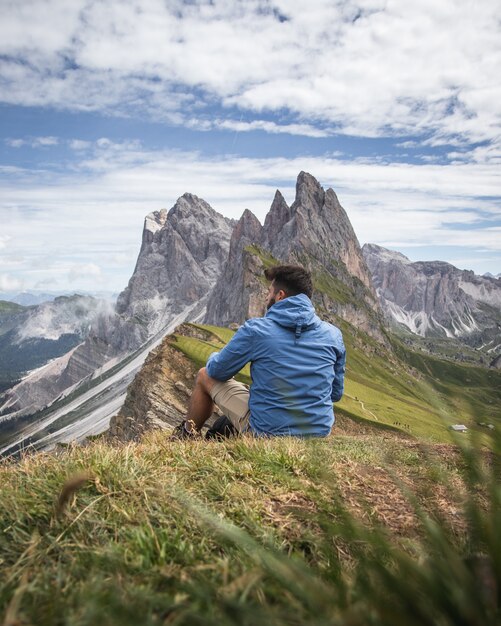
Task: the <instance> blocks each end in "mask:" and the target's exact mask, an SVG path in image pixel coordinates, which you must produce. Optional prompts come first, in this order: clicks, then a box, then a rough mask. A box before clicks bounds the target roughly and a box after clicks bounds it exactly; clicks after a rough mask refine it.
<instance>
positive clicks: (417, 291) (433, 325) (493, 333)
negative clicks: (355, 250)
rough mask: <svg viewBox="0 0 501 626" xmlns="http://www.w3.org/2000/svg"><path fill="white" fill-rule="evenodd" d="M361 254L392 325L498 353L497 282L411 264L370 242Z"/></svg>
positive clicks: (500, 303) (500, 292)
mask: <svg viewBox="0 0 501 626" xmlns="http://www.w3.org/2000/svg"><path fill="white" fill-rule="evenodd" d="M363 254H364V257H365V259H366V261H367V265H368V267H369V269H370V271H371V273H372V280H373V282H374V286H375V288H376V290H377V293H378V296H379V298H380V302H381V306H382V307H383V309H384V311H385V312H386V314H387V316H388V318H389V319H390V320H391V321H392V322H393V324H396V325H399V326H400V327H403V328H406V329H407V330H409V331H410V332H412V333H414V334H416V335H420V336H422V337H433V336H435V337H444V338H456V339H459V340H461V341H464V342H466V343H468V344H469V345H471V346H473V347H483V348H484V349H486V350H487V351H488V352H489V351H490V352H491V353H496V352H498V351H501V281H499V280H498V279H496V278H490V277H485V276H476V275H475V274H474V273H473V272H470V271H463V270H459V269H457V268H456V267H454V266H453V265H450V264H449V263H443V262H441V261H433V262H417V263H412V262H411V261H409V259H408V258H407V257H405V256H404V255H403V254H400V253H399V252H393V251H391V250H386V249H385V248H381V247H380V246H376V245H374V244H366V245H365V246H364V247H363Z"/></svg>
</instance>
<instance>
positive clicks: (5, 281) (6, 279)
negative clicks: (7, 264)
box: [0, 274, 23, 291]
mask: <svg viewBox="0 0 501 626" xmlns="http://www.w3.org/2000/svg"><path fill="white" fill-rule="evenodd" d="M22 288H23V281H22V280H20V279H18V278H14V277H13V276H10V275H9V274H0V291H17V290H18V289H22Z"/></svg>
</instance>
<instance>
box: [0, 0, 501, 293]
mask: <svg viewBox="0 0 501 626" xmlns="http://www.w3.org/2000/svg"><path fill="white" fill-rule="evenodd" d="M414 5H415V6H414ZM500 25H501V5H500V3H499V2H498V1H497V0H484V1H483V2H481V3H473V2H469V1H466V0H441V2H440V3H438V2H436V0H434V1H431V0H421V1H420V2H419V3H407V2H402V1H391V0H362V1H360V2H352V1H349V0H348V1H335V0H309V2H308V3H307V4H305V3H304V2H302V1H301V2H300V1H299V0H287V1H286V0H279V1H275V2H272V1H266V0H245V1H242V2H236V1H230V0H225V1H221V0H214V1H212V2H206V1H201V0H198V1H192V2H182V1H176V0H167V1H165V0H136V1H133V0H126V1H124V0H121V1H118V0H106V1H105V0H72V2H70V3H68V2H65V1H63V0H23V2H11V1H10V0H3V2H2V6H1V20H0V217H1V224H0V291H2V290H18V289H19V290H20V289H41V290H68V289H75V290H111V291H120V290H121V289H122V288H123V287H124V286H125V285H126V284H127V281H128V279H129V277H130V275H131V273H132V271H133V269H134V264H135V260H136V258H137V254H138V251H139V246H140V241H141V232H142V226H143V221H144V217H145V215H146V214H147V213H149V212H151V211H155V210H159V209H161V208H164V207H165V208H170V207H171V206H172V205H173V204H174V203H175V201H176V199H177V198H178V197H179V196H180V195H182V194H183V193H184V192H186V191H189V192H191V193H194V194H196V195H198V196H200V197H202V198H204V199H205V200H207V201H208V202H209V203H210V204H211V205H212V206H213V208H214V209H216V210H217V211H219V212H221V213H223V214H225V215H227V216H229V217H235V218H238V217H239V216H240V215H241V213H242V212H243V210H244V209H245V208H249V209H251V210H252V211H253V212H254V213H255V214H256V215H257V216H258V218H259V219H261V220H263V219H264V216H265V214H266V212H267V210H268V208H269V206H270V204H271V201H272V199H273V195H274V191H275V189H276V188H277V187H278V188H280V189H281V191H282V192H283V193H284V196H285V198H286V199H287V200H288V201H289V202H292V201H293V199H294V186H295V179H296V176H297V174H298V173H299V171H301V170H305V171H309V172H310V173H311V174H313V175H314V176H315V177H316V178H317V179H318V180H319V181H320V182H321V184H322V185H323V186H324V187H325V188H327V187H332V188H333V189H334V190H335V191H336V193H337V194H338V197H339V199H340V201H341V204H342V205H343V206H344V207H345V209H346V211H347V213H348V215H349V217H350V219H351V220H352V223H353V225H354V228H355V231H356V233H357V235H358V238H359V240H360V243H361V244H363V243H365V242H371V243H378V244H380V245H383V246H386V247H389V248H393V249H397V250H399V251H401V252H403V253H404V254H406V255H407V256H408V257H409V258H411V260H431V259H440V260H444V261H448V262H450V263H453V264H454V265H456V266H458V267H460V268H464V269H471V270H474V271H475V272H476V273H484V272H487V271H490V272H491V273H493V274H497V273H499V272H501V186H500V179H501V176H500V172H501V169H500V165H501V106H500V104H499V103H500V102H501V81H500V80H499V68H500V67H501V36H500V35H501V33H500Z"/></svg>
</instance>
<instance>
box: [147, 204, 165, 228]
mask: <svg viewBox="0 0 501 626" xmlns="http://www.w3.org/2000/svg"><path fill="white" fill-rule="evenodd" d="M166 222H167V209H161V210H160V211H152V212H151V213H148V215H147V216H146V217H145V219H144V230H147V231H149V232H150V233H156V232H157V231H158V230H161V229H162V228H163V227H164V226H165V223H166Z"/></svg>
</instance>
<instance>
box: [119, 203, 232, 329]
mask: <svg viewBox="0 0 501 626" xmlns="http://www.w3.org/2000/svg"><path fill="white" fill-rule="evenodd" d="M232 227H233V222H232V221H231V220H228V219H227V218H225V217H223V216H222V215H220V214H219V213H216V211H214V209H212V208H211V207H210V206H209V204H207V202H205V201H204V200H202V199H200V198H197V196H194V195H192V194H188V193H186V194H184V195H183V196H182V197H181V198H179V200H178V201H177V202H176V204H175V205H174V206H173V208H172V209H171V210H170V211H169V213H167V212H166V211H165V210H163V211H160V212H154V213H151V214H150V215H148V216H147V218H146V221H145V227H144V231H143V241H142V246H141V251H140V253H139V257H138V260H137V264H136V268H135V270H134V274H133V275H132V278H131V279H130V281H129V285H128V286H127V288H126V289H125V291H123V292H122V293H121V294H120V296H119V297H118V301H117V313H118V314H119V315H122V316H124V317H125V318H127V319H134V320H137V321H139V322H140V323H141V324H142V325H143V328H144V334H145V335H146V336H152V335H154V334H155V333H156V332H159V331H160V330H161V329H162V328H163V327H165V325H166V324H167V323H168V321H169V320H170V319H172V318H173V317H174V316H176V315H178V314H179V313H180V312H181V311H183V310H184V309H186V307H188V306H191V305H193V304H197V310H196V311H194V312H193V313H192V316H196V315H197V314H198V315H199V314H201V313H202V312H203V311H204V306H205V305H206V301H207V296H208V294H209V292H210V291H211V290H212V288H213V287H214V285H215V283H216V281H217V279H218V278H219V276H220V274H221V272H222V269H223V266H224V264H225V262H226V259H227V257H228V250H229V243H230V237H231V232H232ZM145 338H146V337H144V338H143V341H144V339H145Z"/></svg>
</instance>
